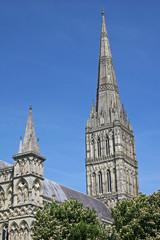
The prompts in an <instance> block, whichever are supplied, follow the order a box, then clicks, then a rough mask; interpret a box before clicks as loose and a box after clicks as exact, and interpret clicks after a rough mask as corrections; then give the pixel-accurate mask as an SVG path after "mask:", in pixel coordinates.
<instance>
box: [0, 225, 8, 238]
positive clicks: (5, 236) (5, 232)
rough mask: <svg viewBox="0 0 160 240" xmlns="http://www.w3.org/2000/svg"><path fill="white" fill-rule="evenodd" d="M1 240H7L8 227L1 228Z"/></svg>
mask: <svg viewBox="0 0 160 240" xmlns="http://www.w3.org/2000/svg"><path fill="white" fill-rule="evenodd" d="M1 239H2V240H8V225H7V224H5V225H4V226H3V227H2V238H1Z"/></svg>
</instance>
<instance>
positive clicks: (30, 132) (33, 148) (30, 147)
mask: <svg viewBox="0 0 160 240" xmlns="http://www.w3.org/2000/svg"><path fill="white" fill-rule="evenodd" d="M23 152H36V153H40V150H39V140H38V142H36V135H35V130H34V124H33V117H32V107H31V106H30V108H29V117H28V121H27V126H26V130H25V134H24V140H23V144H22V139H20V147H19V153H23Z"/></svg>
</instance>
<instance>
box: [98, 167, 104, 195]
mask: <svg viewBox="0 0 160 240" xmlns="http://www.w3.org/2000/svg"><path fill="white" fill-rule="evenodd" d="M98 177H99V193H103V179H102V172H99V174H98Z"/></svg>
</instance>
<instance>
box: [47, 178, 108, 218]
mask: <svg viewBox="0 0 160 240" xmlns="http://www.w3.org/2000/svg"><path fill="white" fill-rule="evenodd" d="M43 194H44V196H46V197H50V198H52V197H53V196H54V198H55V200H57V201H60V202H63V201H65V200H67V199H69V198H75V199H77V200H78V201H79V202H81V203H82V204H83V206H84V208H86V207H87V206H89V207H90V208H94V209H95V210H96V212H97V214H98V215H100V217H101V218H105V219H109V220H111V211H110V209H109V208H108V207H107V206H106V204H104V203H103V202H101V201H100V200H98V199H96V198H93V197H90V196H88V195H86V194H84V193H81V192H78V191H75V190H73V189H71V188H68V187H66V186H63V185H61V184H58V183H55V182H52V181H50V180H48V179H45V180H44V181H43Z"/></svg>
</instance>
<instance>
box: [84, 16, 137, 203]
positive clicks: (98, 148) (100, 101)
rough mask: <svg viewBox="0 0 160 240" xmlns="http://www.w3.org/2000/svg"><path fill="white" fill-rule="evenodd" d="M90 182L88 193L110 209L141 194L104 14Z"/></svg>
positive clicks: (90, 132)
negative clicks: (125, 199)
mask: <svg viewBox="0 0 160 240" xmlns="http://www.w3.org/2000/svg"><path fill="white" fill-rule="evenodd" d="M86 179H87V181H86V182H87V194H88V195H90V196H93V197H96V198H98V199H100V200H102V201H103V202H105V203H106V204H107V205H108V206H110V207H112V206H114V205H115V203H116V202H117V201H119V200H121V199H122V198H130V197H132V196H134V195H137V194H138V191H139V185H138V167H137V161H136V153H135V140H134V134H133V128H132V126H131V123H130V121H128V120H127V114H126V111H125V109H124V106H123V105H121V101H120V96H119V91H118V85H117V81H116V76H115V71H114V66H113V60H112V55H111V49H110V44H109V39H108V34H107V30H106V24H105V17H104V12H102V28H101V39H100V51H99V66H98V83H97V96H96V106H95V105H94V102H93V104H92V109H91V112H90V118H89V117H88V119H87V124H86Z"/></svg>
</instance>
